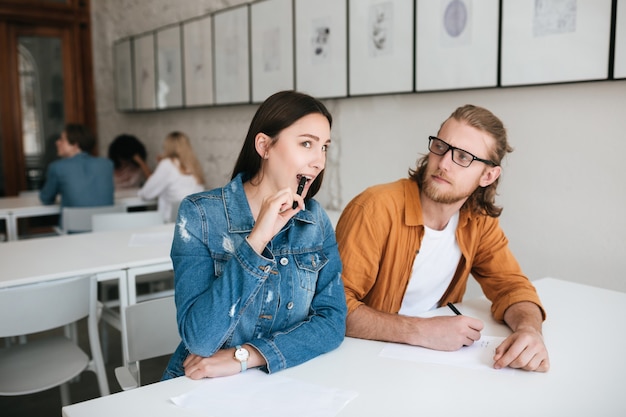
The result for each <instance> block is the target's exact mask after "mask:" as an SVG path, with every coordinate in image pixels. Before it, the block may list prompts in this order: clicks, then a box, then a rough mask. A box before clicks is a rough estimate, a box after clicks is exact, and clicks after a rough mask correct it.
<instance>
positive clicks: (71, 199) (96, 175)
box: [39, 124, 114, 207]
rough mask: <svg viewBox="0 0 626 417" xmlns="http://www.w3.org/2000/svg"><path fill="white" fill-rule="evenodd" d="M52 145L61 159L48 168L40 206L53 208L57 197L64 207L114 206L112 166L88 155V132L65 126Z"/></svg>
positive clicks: (92, 141) (90, 145)
mask: <svg viewBox="0 0 626 417" xmlns="http://www.w3.org/2000/svg"><path fill="white" fill-rule="evenodd" d="M55 144H56V148H57V154H58V156H59V157H60V158H61V159H58V160H56V161H54V162H52V163H51V164H50V165H49V166H48V171H47V173H46V182H45V184H44V186H43V187H42V188H41V190H40V191H39V198H40V200H41V202H42V203H43V204H54V203H55V201H56V198H57V195H60V196H61V206H64V207H94V206H109V205H113V203H114V195H113V194H114V188H113V163H112V162H111V161H110V160H109V159H107V158H100V157H94V156H92V155H91V154H89V152H91V150H92V149H93V147H94V145H95V138H94V137H93V136H92V134H91V133H90V132H89V131H88V129H87V128H86V127H85V126H83V125H79V124H67V125H66V126H65V129H64V130H63V132H62V133H61V136H60V137H59V138H58V139H57V141H56V142H55Z"/></svg>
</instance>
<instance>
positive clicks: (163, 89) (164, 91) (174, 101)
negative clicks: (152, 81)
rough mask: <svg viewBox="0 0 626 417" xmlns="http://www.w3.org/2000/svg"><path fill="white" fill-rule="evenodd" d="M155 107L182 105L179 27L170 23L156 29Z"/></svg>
mask: <svg viewBox="0 0 626 417" xmlns="http://www.w3.org/2000/svg"><path fill="white" fill-rule="evenodd" d="M155 36H156V53H157V77H156V79H157V83H156V86H157V87H156V88H157V100H156V102H157V108H158V109H171V108H178V107H182V106H183V67H182V65H183V64H182V44H181V27H180V25H178V24H177V25H172V26H169V27H165V28H162V29H159V30H157V31H156V35H155Z"/></svg>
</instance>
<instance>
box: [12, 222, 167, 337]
mask: <svg viewBox="0 0 626 417" xmlns="http://www.w3.org/2000/svg"><path fill="white" fill-rule="evenodd" d="M173 233H174V224H173V223H171V224H165V225H161V226H153V227H149V228H143V229H133V230H124V231H111V232H98V233H80V234H72V235H63V236H57V237H53V238H50V237H43V238H34V239H26V240H18V241H12V242H5V243H3V244H0V288H3V287H10V286H17V285H27V284H36V283H39V282H45V281H49V280H54V279H60V278H66V277H73V276H80V275H97V277H98V280H99V281H107V280H117V281H118V282H119V299H120V307H121V308H120V311H121V315H122V317H121V318H122V319H121V323H120V326H121V327H120V329H121V330H122V337H125V335H126V332H125V331H124V329H123V327H124V320H123V318H124V317H123V314H124V307H126V306H128V305H129V304H132V303H134V302H135V301H136V296H135V287H136V285H135V277H136V276H137V275H140V274H141V273H145V272H146V271H148V272H157V271H167V270H171V269H172V262H171V259H170V247H171V241H172V238H171V237H172V236H173ZM133 234H136V235H140V236H141V235H144V236H149V235H153V234H155V235H156V236H159V235H162V234H166V235H169V236H170V238H169V239H163V240H156V241H154V242H152V243H151V244H147V245H143V246H132V247H130V246H129V241H130V239H131V237H132V235H133Z"/></svg>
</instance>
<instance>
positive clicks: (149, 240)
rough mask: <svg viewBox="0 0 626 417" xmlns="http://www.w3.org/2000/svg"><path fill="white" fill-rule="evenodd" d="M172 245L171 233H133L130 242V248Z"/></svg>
mask: <svg viewBox="0 0 626 417" xmlns="http://www.w3.org/2000/svg"><path fill="white" fill-rule="evenodd" d="M171 243H172V233H171V232H159V233H133V234H132V235H131V237H130V239H129V241H128V246H130V247H133V246H150V245H170V244H171Z"/></svg>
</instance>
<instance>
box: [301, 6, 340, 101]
mask: <svg viewBox="0 0 626 417" xmlns="http://www.w3.org/2000/svg"><path fill="white" fill-rule="evenodd" d="M346 5H347V3H346V2H345V1H337V0H296V1H295V5H294V7H295V28H294V30H295V34H296V80H295V81H296V89H297V90H299V91H303V92H306V93H308V94H311V95H312V96H315V97H319V98H328V97H346V96H347V95H348V59H347V56H348V55H347V46H348V32H347V23H348V16H347V9H346Z"/></svg>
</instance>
